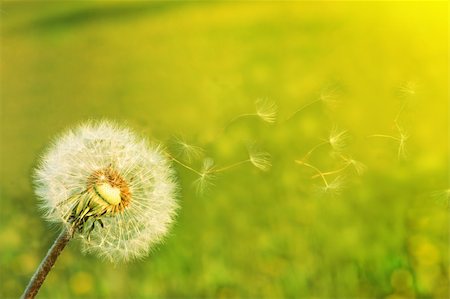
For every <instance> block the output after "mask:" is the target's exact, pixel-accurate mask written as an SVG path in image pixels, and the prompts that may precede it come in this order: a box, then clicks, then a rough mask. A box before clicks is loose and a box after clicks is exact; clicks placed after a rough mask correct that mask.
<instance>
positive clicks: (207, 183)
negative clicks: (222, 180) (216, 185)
mask: <svg viewBox="0 0 450 299" xmlns="http://www.w3.org/2000/svg"><path fill="white" fill-rule="evenodd" d="M214 172H215V171H214V160H213V159H211V158H206V159H204V160H203V165H202V169H201V170H200V173H199V177H198V179H196V180H195V181H194V186H195V187H196V191H197V194H203V193H204V192H206V190H208V189H209V188H210V187H211V186H212V185H213V180H214V178H215V175H214Z"/></svg>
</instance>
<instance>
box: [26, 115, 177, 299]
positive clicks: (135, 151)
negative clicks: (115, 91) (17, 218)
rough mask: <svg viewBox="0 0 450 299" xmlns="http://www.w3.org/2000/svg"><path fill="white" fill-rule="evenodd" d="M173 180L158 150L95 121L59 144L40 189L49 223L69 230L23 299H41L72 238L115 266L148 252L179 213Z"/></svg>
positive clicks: (40, 171)
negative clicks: (39, 295) (44, 284)
mask: <svg viewBox="0 0 450 299" xmlns="http://www.w3.org/2000/svg"><path fill="white" fill-rule="evenodd" d="M173 175H174V174H173V171H172V169H171V166H170V163H169V161H168V159H167V158H166V157H165V155H164V153H163V152H162V150H161V148H160V147H159V146H157V145H150V144H148V143H147V142H146V141H145V140H143V139H141V138H139V137H138V136H136V135H135V134H134V133H133V132H131V131H130V130H129V129H127V128H124V127H120V126H118V125H116V124H114V123H112V122H108V121H100V122H88V123H85V124H83V125H81V126H79V127H77V128H75V129H73V130H69V131H67V132H66V133H64V134H63V135H62V136H60V137H59V138H58V139H56V140H55V142H54V144H53V145H52V146H51V147H50V149H49V150H48V151H47V153H46V154H45V155H44V157H43V158H42V161H41V163H40V165H39V166H38V168H37V170H36V172H35V176H34V183H35V186H36V188H35V191H36V194H37V196H38V197H39V199H40V207H41V209H42V211H43V212H44V215H45V217H46V218H47V219H48V220H49V221H51V222H54V223H59V224H62V226H63V227H64V229H63V232H62V233H61V235H60V237H59V238H58V239H57V241H56V242H55V244H54V246H53V247H52V248H51V249H50V250H49V253H48V255H47V257H46V258H45V259H44V261H43V263H42V264H41V266H40V267H39V268H38V270H37V272H36V274H35V275H34V276H33V278H32V281H30V284H29V286H28V288H27V290H26V292H25V293H24V298H32V297H34V296H35V295H36V293H37V291H38V290H39V287H40V285H41V284H42V282H43V280H44V279H45V277H46V275H47V273H48V271H50V269H51V266H52V265H53V264H54V262H55V261H56V258H57V256H58V255H59V253H60V251H61V250H62V249H63V248H64V246H65V244H67V242H68V241H69V240H70V239H71V238H72V237H78V238H79V239H80V240H81V242H82V245H83V251H85V252H92V253H95V254H97V255H98V256H100V257H103V258H105V259H107V260H109V261H111V262H113V263H118V262H123V261H128V260H131V259H135V258H139V257H143V256H145V255H146V254H148V252H149V251H150V249H151V248H152V247H153V246H154V245H155V244H157V243H159V242H161V240H162V239H163V238H164V236H165V235H166V234H167V232H168V230H169V228H170V225H171V224H172V222H173V219H174V216H175V214H176V210H177V203H176V200H175V190H176V182H175V179H174V176H173Z"/></svg>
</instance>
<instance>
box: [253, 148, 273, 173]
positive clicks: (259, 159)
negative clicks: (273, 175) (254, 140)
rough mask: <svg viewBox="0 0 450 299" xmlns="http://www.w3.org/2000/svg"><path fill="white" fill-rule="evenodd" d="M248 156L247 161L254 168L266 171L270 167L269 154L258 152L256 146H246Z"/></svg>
mask: <svg viewBox="0 0 450 299" xmlns="http://www.w3.org/2000/svg"><path fill="white" fill-rule="evenodd" d="M248 155H249V161H250V162H251V163H252V164H253V166H255V167H256V168H258V169H260V170H262V171H268V170H269V169H270V168H271V167H272V163H271V161H270V160H271V156H270V154H269V153H267V152H264V151H261V150H259V149H258V148H257V146H256V144H250V145H249V146H248Z"/></svg>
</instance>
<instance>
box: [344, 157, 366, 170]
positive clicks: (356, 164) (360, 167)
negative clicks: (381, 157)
mask: <svg viewBox="0 0 450 299" xmlns="http://www.w3.org/2000/svg"><path fill="white" fill-rule="evenodd" d="M341 158H342V159H343V160H344V161H345V162H346V163H347V164H348V165H349V166H350V165H351V166H352V167H353V168H354V169H355V171H356V173H357V174H358V175H362V174H363V173H364V172H365V171H366V169H367V167H366V165H364V163H362V162H360V161H357V160H355V159H353V158H352V157H345V156H343V155H341Z"/></svg>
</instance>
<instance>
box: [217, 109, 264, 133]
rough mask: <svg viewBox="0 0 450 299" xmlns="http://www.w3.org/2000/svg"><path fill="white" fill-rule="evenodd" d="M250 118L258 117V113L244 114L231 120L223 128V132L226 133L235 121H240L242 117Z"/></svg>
mask: <svg viewBox="0 0 450 299" xmlns="http://www.w3.org/2000/svg"><path fill="white" fill-rule="evenodd" d="M248 116H258V115H257V114H256V113H244V114H240V115H238V116H236V117H234V118H233V119H231V120H230V121H229V122H228V123H227V124H226V125H225V127H224V128H223V131H226V130H227V129H228V127H229V126H231V125H232V124H233V123H234V122H235V121H237V120H238V119H240V118H242V117H248Z"/></svg>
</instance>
